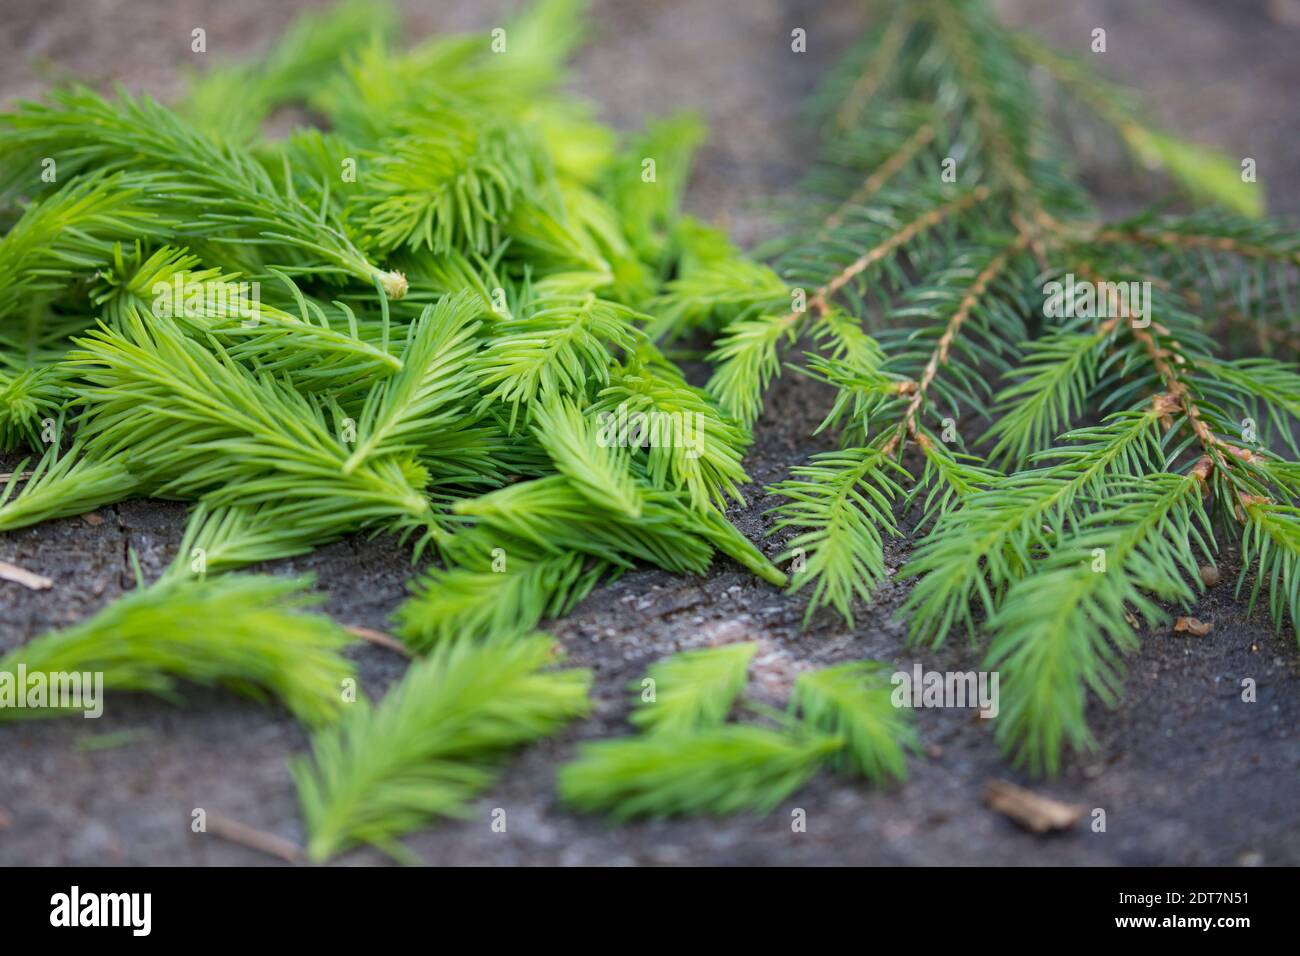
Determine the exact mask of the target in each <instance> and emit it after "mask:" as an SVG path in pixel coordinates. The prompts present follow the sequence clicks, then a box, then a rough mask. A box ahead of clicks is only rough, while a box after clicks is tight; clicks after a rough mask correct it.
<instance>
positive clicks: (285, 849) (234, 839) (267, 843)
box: [207, 813, 306, 863]
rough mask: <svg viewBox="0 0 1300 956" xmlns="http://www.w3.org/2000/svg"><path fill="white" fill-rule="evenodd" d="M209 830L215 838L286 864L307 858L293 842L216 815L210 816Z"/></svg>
mask: <svg viewBox="0 0 1300 956" xmlns="http://www.w3.org/2000/svg"><path fill="white" fill-rule="evenodd" d="M207 828H208V832H209V833H211V834H212V835H213V836H219V837H221V838H222V839H223V840H229V841H230V842H231V843H238V844H239V845H240V846H246V847H248V848H249V849H250V850H257V851H259V852H261V853H266V854H269V855H270V856H274V857H279V858H280V859H281V860H284V861H285V862H286V863H298V862H300V861H302V860H303V859H305V858H306V854H305V853H304V852H303V849H302V847H300V846H299V845H298V844H296V843H294V842H293V841H292V840H286V839H285V838H284V837H282V836H276V835H275V834H274V833H266V832H264V831H262V830H258V829H256V828H254V827H250V826H249V825H248V824H247V823H240V822H239V821H238V820H229V819H227V818H226V817H223V816H221V815H219V814H216V813H209V814H208V820H207Z"/></svg>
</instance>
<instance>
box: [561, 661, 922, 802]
mask: <svg viewBox="0 0 1300 956" xmlns="http://www.w3.org/2000/svg"><path fill="white" fill-rule="evenodd" d="M754 651H755V645H753V644H750V643H740V644H729V645H725V646H723V647H715V648H707V649H702V650H695V651H686V652H684V653H681V654H676V655H674V656H673V657H671V658H669V659H667V660H665V661H661V662H660V663H658V664H656V665H654V666H653V667H651V668H650V672H649V679H650V680H653V682H654V683H653V687H654V691H655V698H654V700H652V701H651V700H647V699H646V697H645V696H644V694H643V696H642V698H641V702H640V703H639V704H638V705H637V706H636V707H635V708H634V709H633V711H632V714H631V717H630V720H631V722H632V723H633V724H634V725H636V726H637V727H638V728H640V729H641V730H642V731H644V733H642V734H640V735H637V736H632V737H622V738H616V739H612V740H601V741H596V742H594V743H587V744H583V745H582V746H581V747H580V748H579V751H578V756H577V757H576V759H574V760H573V761H572V762H570V763H568V764H566V765H564V766H563V767H561V768H560V771H559V774H558V777H557V781H556V782H557V788H558V791H559V795H560V799H561V800H563V801H564V802H565V803H567V804H569V805H570V806H572V807H574V808H575V809H578V810H582V811H585V812H590V813H607V814H608V815H609V816H611V817H612V818H613V819H615V820H627V819H632V818H636V817H671V816H678V815H684V814H700V813H705V814H713V815H722V814H727V813H736V812H740V811H750V812H754V813H767V812H770V811H771V810H772V808H773V807H775V806H776V805H777V804H779V803H780V802H781V801H782V800H785V799H786V798H787V797H789V796H790V795H791V794H793V793H794V792H795V791H796V790H798V789H799V788H800V787H801V786H803V785H804V784H805V783H806V782H807V781H808V780H809V778H811V777H812V775H813V774H814V773H816V772H817V770H818V769H819V768H820V767H822V766H831V767H839V768H844V769H848V770H851V771H853V772H855V773H858V774H861V775H862V776H865V777H866V778H868V779H869V780H871V781H872V782H873V783H883V782H885V781H887V780H890V779H894V780H902V779H903V778H904V777H905V776H906V774H907V766H906V751H907V750H913V749H915V747H916V740H915V736H914V734H913V732H912V729H911V723H910V720H909V715H908V714H906V713H905V712H904V711H902V710H901V709H898V708H895V707H894V705H893V702H892V700H891V697H890V691H889V689H888V685H887V684H885V683H883V682H882V681H881V680H880V677H881V674H882V671H883V665H881V664H879V663H877V662H875V661H863V662H861V663H855V664H842V665H839V666H836V667H828V668H823V669H822V670H818V671H809V672H806V673H804V674H801V675H800V676H799V678H798V680H797V681H796V682H795V687H794V692H793V693H792V694H791V697H790V704H789V708H788V710H787V711H786V712H784V713H782V712H778V711H773V710H771V709H770V708H767V707H765V706H763V705H761V704H757V703H755V702H753V701H745V702H744V704H745V709H747V710H749V711H751V712H753V713H756V714H759V715H762V716H765V717H767V718H768V719H769V721H770V722H771V724H772V726H766V725H762V724H754V723H746V724H735V723H725V721H726V719H727V715H728V713H729V712H730V711H731V710H732V706H733V702H734V701H735V700H736V697H737V695H739V694H740V693H741V691H742V689H743V688H744V684H745V672H746V668H747V667H748V665H749V661H750V659H751V657H752V656H753V654H754ZM634 686H635V685H634ZM639 686H641V687H643V688H648V687H649V686H650V685H649V683H648V681H647V682H642V683H641V685H639Z"/></svg>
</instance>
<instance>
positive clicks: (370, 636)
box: [344, 624, 411, 657]
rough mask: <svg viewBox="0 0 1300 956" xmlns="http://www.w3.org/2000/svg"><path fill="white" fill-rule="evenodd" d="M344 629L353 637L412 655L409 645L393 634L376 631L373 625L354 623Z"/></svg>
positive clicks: (407, 655)
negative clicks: (366, 625)
mask: <svg viewBox="0 0 1300 956" xmlns="http://www.w3.org/2000/svg"><path fill="white" fill-rule="evenodd" d="M344 630H345V631H347V632H348V633H349V634H351V635H352V636H353V637H357V638H360V639H361V640H363V641H366V642H368V643H370V644H375V645H377V646H379V647H386V648H388V649H389V650H390V651H397V653H399V654H403V655H405V656H406V657H410V656H411V649H410V648H409V647H407V646H406V645H405V644H403V643H402V642H401V641H399V640H398V639H397V638H395V637H393V636H392V635H391V634H385V633H384V632H383V631H376V630H375V629H374V628H373V627H365V626H364V625H361V624H352V625H349V626H348V627H345V628H344Z"/></svg>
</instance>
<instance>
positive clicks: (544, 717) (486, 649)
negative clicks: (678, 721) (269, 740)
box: [293, 634, 591, 860]
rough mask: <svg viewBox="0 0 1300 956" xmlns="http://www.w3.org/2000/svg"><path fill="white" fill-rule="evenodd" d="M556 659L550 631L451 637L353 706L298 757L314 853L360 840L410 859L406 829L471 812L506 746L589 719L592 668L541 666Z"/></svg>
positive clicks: (324, 855)
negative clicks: (372, 699) (380, 692)
mask: <svg viewBox="0 0 1300 956" xmlns="http://www.w3.org/2000/svg"><path fill="white" fill-rule="evenodd" d="M553 660H554V643H553V641H552V640H551V638H549V637H547V636H546V635H543V634H539V635H534V636H531V637H527V638H520V639H516V640H508V641H491V642H486V643H483V642H478V641H472V640H458V641H451V642H448V643H445V644H441V645H439V646H438V647H437V648H435V649H434V650H433V651H432V652H431V653H430V655H429V656H428V657H427V658H425V659H423V660H420V661H417V662H415V663H414V664H412V665H411V667H410V669H409V670H408V671H407V673H406V676H405V677H403V678H402V680H401V682H400V683H399V684H398V685H397V686H395V687H393V688H392V689H391V690H389V692H388V694H387V695H386V696H385V697H384V699H383V700H382V701H381V702H380V703H379V704H378V705H374V706H372V705H370V704H369V703H367V702H366V701H365V700H364V699H362V700H358V701H357V702H356V703H355V704H352V705H351V706H350V707H349V708H348V709H347V711H346V712H345V713H344V715H343V718H342V720H341V721H340V722H339V723H338V724H337V726H335V727H332V728H329V729H326V730H323V731H321V732H320V733H318V734H317V735H316V736H315V737H314V738H313V740H312V759H311V760H310V761H308V760H307V759H305V758H300V759H298V760H297V761H295V763H294V765H293V776H294V780H295V782H296V783H297V785H298V796H299V800H300V802H301V805H302V812H303V818H304V820H305V821H306V824H307V832H308V835H309V840H308V844H307V852H308V854H309V855H310V856H311V857H312V859H315V860H325V859H328V858H329V857H331V856H334V855H335V854H337V853H339V852H341V851H343V850H346V849H347V848H349V847H351V846H353V845H356V844H358V843H368V844H371V845H373V846H376V847H378V848H379V849H381V850H383V851H385V852H387V853H389V854H391V855H394V856H398V857H399V858H404V857H405V854H403V852H402V850H401V847H400V846H399V845H398V844H397V842H396V840H397V838H398V837H400V836H402V835H403V834H405V833H407V832H408V831H410V830H413V829H416V828H417V827H419V826H421V825H422V824H424V823H426V822H427V821H428V820H430V819H431V818H433V817H437V816H457V815H463V814H464V812H465V804H466V802H467V801H468V800H469V799H470V798H472V797H473V796H474V795H475V794H476V793H478V792H479V791H480V790H482V789H483V788H484V787H486V786H487V785H488V784H489V783H490V782H491V781H492V779H493V778H494V776H495V773H496V770H497V768H498V767H499V766H500V763H501V760H502V758H503V757H504V756H505V755H506V754H508V753H509V752H510V751H511V750H514V749H517V748H519V747H521V746H523V745H525V744H528V743H531V742H533V741H535V740H538V739H540V738H542V737H545V736H547V735H549V734H551V733H554V732H555V731H556V730H557V729H558V728H559V727H561V726H563V725H564V724H565V723H567V722H569V721H570V720H573V719H575V718H578V717H582V716H584V715H585V714H586V713H587V709H588V703H587V690H588V686H589V685H590V682H591V675H590V674H589V673H588V672H587V671H585V670H576V669H570V670H560V671H552V670H543V669H542V668H544V667H546V666H547V665H548V664H550V663H552V661H553Z"/></svg>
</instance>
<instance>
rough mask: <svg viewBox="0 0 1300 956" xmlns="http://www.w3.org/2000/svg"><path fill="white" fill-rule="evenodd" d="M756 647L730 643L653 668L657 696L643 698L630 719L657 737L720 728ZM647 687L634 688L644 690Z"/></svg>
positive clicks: (738, 691) (741, 683)
mask: <svg viewBox="0 0 1300 956" xmlns="http://www.w3.org/2000/svg"><path fill="white" fill-rule="evenodd" d="M755 650H757V645H755V644H750V643H741V644H726V645H724V646H722V647H710V648H704V649H702V650H697V651H685V652H683V653H681V654H677V655H675V656H673V657H671V658H669V659H668V660H666V661H663V662H661V663H659V664H656V665H655V666H653V667H651V668H650V672H649V674H648V675H647V676H648V678H649V679H650V680H652V681H653V682H654V684H653V687H654V696H653V698H652V699H649V700H647V699H646V698H645V696H644V692H643V694H642V697H641V700H642V704H641V706H639V707H637V708H636V709H635V710H634V711H633V712H632V716H631V717H630V718H629V719H630V720H631V721H632V723H633V725H634V726H636V727H638V728H640V729H641V730H644V731H647V732H649V733H655V734H686V733H691V732H692V731H696V730H707V729H710V728H713V727H718V726H720V725H721V724H722V723H723V722H725V721H726V719H727V714H728V712H729V711H730V710H731V705H732V703H733V702H734V701H735V699H736V695H737V694H739V693H740V692H741V690H742V689H743V688H744V686H745V671H746V669H747V668H748V667H749V661H750V659H751V658H752V657H753V656H754V651H755ZM643 686H644V685H643V684H638V685H634V689H636V690H640V689H641V688H642V687H643Z"/></svg>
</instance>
